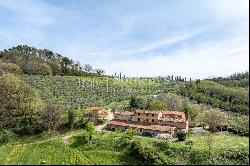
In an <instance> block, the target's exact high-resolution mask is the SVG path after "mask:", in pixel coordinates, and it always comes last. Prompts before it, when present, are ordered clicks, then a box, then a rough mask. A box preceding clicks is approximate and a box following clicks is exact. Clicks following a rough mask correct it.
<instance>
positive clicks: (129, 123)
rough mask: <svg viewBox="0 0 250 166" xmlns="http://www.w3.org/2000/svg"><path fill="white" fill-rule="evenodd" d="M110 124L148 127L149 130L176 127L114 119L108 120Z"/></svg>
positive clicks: (165, 129) (169, 129)
mask: <svg viewBox="0 0 250 166" xmlns="http://www.w3.org/2000/svg"><path fill="white" fill-rule="evenodd" d="M108 125H115V126H123V127H132V128H140V129H147V130H154V131H164V132H167V131H171V130H174V129H175V127H171V126H166V125H155V124H154V125H142V124H139V123H132V122H123V121H114V120H111V121H109V122H108Z"/></svg>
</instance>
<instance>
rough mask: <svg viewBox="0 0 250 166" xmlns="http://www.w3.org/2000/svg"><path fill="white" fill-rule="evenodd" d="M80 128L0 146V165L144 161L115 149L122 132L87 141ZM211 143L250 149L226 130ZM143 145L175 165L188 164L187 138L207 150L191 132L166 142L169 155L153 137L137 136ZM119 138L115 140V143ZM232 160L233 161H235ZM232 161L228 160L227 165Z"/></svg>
mask: <svg viewBox="0 0 250 166" xmlns="http://www.w3.org/2000/svg"><path fill="white" fill-rule="evenodd" d="M81 133H82V131H80V132H79V131H78V132H74V133H73V134H72V133H70V134H69V135H61V136H60V135H59V136H56V137H54V138H51V139H48V140H39V141H38V142H34V141H30V142H25V144H21V143H18V144H17V143H15V144H5V145H1V146H0V164H40V163H41V162H42V161H47V162H46V164H98V165H117V164H126V165H135V164H146V163H145V161H143V160H138V159H137V158H136V157H135V156H132V155H130V154H127V153H125V151H124V149H123V148H118V147H117V145H119V138H121V136H122V133H115V132H111V133H96V134H95V135H94V136H93V139H92V141H91V142H89V143H84V141H81ZM65 136H71V137H70V138H69V141H68V143H65V142H64V141H63V140H64V138H65ZM212 137H213V141H212V142H213V143H212V148H211V151H212V153H213V154H219V153H221V152H222V151H224V150H240V149H242V148H247V149H249V147H248V145H249V139H248V137H242V136H237V135H233V134H230V133H226V132H221V133H214V134H212ZM135 139H137V140H139V141H140V142H141V143H142V145H149V146H154V149H156V150H157V151H158V152H159V153H161V154H163V155H167V157H168V158H170V159H171V160H172V161H174V162H175V163H176V164H178V163H180V162H182V163H188V162H189V161H188V160H187V158H186V159H180V158H181V157H180V155H179V152H180V151H183V150H185V151H183V152H187V154H188V152H189V151H186V150H188V149H189V145H187V144H186V142H188V141H190V140H191V141H192V142H193V145H192V150H193V151H196V152H198V154H200V155H203V154H204V153H207V151H208V146H207V136H206V135H204V134H190V135H188V136H187V139H186V141H185V142H178V141H175V140H172V141H168V145H169V147H168V148H169V150H170V151H171V152H172V154H169V153H166V151H162V150H161V148H158V147H157V146H155V144H156V143H157V142H159V140H158V139H156V138H150V137H141V136H136V137H135ZM117 141H118V142H117ZM236 160H237V159H235V162H234V163H237V161H236ZM232 161H234V159H230V160H229V161H227V162H228V163H229V164H230V163H231V162H232Z"/></svg>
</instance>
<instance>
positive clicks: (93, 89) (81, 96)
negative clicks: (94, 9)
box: [22, 75, 176, 108]
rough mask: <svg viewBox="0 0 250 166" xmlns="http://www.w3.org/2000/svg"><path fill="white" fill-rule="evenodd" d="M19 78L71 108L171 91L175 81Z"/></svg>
mask: <svg viewBox="0 0 250 166" xmlns="http://www.w3.org/2000/svg"><path fill="white" fill-rule="evenodd" d="M22 78H23V80H25V81H26V82H27V83H29V84H30V85H32V87H33V88H35V89H37V90H39V92H40V95H41V97H42V99H43V100H44V101H46V102H49V103H53V104H60V105H65V106H72V107H74V108H77V107H80V108H83V107H88V106H105V105H107V104H109V103H111V102H112V101H122V100H128V99H130V97H132V96H144V95H154V94H159V93H166V92H170V91H174V90H175V86H176V83H175V82H174V81H169V80H160V81H159V80H157V79H129V78H127V79H117V78H108V77H73V76H72V77H69V76H68V77H66V76H35V75H33V76H31V75H23V76H22Z"/></svg>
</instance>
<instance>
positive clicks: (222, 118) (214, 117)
mask: <svg viewBox="0 0 250 166" xmlns="http://www.w3.org/2000/svg"><path fill="white" fill-rule="evenodd" d="M198 119H199V120H200V123H201V124H202V125H208V126H209V128H210V129H211V130H212V131H216V129H217V128H218V127H223V126H224V125H228V116H227V114H226V113H224V112H222V111H220V110H219V109H213V108H211V109H208V110H205V111H203V112H200V113H199V115H198Z"/></svg>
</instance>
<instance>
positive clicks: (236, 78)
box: [208, 72, 249, 88]
mask: <svg viewBox="0 0 250 166" xmlns="http://www.w3.org/2000/svg"><path fill="white" fill-rule="evenodd" d="M208 80H211V81H215V82H217V83H219V84H222V85H225V86H230V87H243V88H248V87H249V72H245V73H235V74H232V75H230V76H228V77H216V78H211V79H208Z"/></svg>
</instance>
